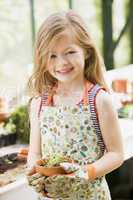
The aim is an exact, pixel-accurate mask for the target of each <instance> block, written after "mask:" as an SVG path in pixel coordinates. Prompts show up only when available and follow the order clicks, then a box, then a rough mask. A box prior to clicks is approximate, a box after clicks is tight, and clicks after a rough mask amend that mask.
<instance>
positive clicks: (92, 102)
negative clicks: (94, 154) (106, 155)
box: [88, 84, 105, 152]
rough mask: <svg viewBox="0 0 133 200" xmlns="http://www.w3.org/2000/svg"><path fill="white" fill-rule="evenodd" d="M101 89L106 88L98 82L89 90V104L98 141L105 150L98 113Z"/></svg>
mask: <svg viewBox="0 0 133 200" xmlns="http://www.w3.org/2000/svg"><path fill="white" fill-rule="evenodd" d="M100 90H105V89H104V88H102V87H101V86H100V85H98V84H96V85H95V86H94V87H93V88H92V90H91V91H89V94H88V98H89V104H90V111H91V117H92V121H93V125H94V128H95V130H96V134H97V136H98V143H99V145H100V146H101V150H102V152H104V151H105V144H104V141H103V137H102V133H101V129H100V124H99V119H98V113H97V109H96V96H97V94H98V92H99V91H100Z"/></svg>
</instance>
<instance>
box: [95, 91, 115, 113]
mask: <svg viewBox="0 0 133 200" xmlns="http://www.w3.org/2000/svg"><path fill="white" fill-rule="evenodd" d="M113 104H114V102H113V100H112V96H111V94H109V93H108V92H106V91H104V90H100V91H99V92H98V94H97V96H96V108H97V110H98V112H102V113H103V112H104V113H105V111H108V114H111V113H116V109H115V106H114V105H113ZM106 114H107V112H106Z"/></svg>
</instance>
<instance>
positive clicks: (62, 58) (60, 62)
mask: <svg viewBox="0 0 133 200" xmlns="http://www.w3.org/2000/svg"><path fill="white" fill-rule="evenodd" d="M67 63H68V61H67V59H66V58H65V56H64V55H59V56H57V58H56V66H57V67H63V66H64V65H66V64H67Z"/></svg>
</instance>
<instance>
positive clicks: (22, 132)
mask: <svg viewBox="0 0 133 200" xmlns="http://www.w3.org/2000/svg"><path fill="white" fill-rule="evenodd" d="M4 127H5V128H6V130H8V131H9V132H15V133H16V134H17V140H18V141H19V142H22V143H28V142H29V135H30V126H29V114H28V106H27V105H23V106H19V107H17V108H16V109H15V110H14V111H13V112H12V113H11V115H10V116H9V118H8V119H7V120H6V122H5V125H4Z"/></svg>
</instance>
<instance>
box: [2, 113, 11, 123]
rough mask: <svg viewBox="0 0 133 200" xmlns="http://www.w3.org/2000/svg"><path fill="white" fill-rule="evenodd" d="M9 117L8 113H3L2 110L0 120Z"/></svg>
mask: <svg viewBox="0 0 133 200" xmlns="http://www.w3.org/2000/svg"><path fill="white" fill-rule="evenodd" d="M8 117H9V114H8V113H1V112H0V122H4V121H5V120H6V119H7V118H8Z"/></svg>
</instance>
